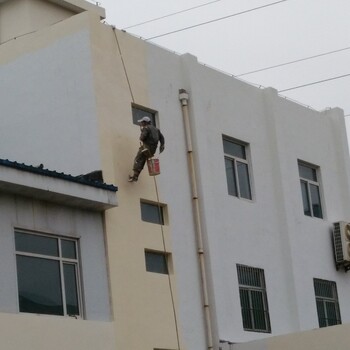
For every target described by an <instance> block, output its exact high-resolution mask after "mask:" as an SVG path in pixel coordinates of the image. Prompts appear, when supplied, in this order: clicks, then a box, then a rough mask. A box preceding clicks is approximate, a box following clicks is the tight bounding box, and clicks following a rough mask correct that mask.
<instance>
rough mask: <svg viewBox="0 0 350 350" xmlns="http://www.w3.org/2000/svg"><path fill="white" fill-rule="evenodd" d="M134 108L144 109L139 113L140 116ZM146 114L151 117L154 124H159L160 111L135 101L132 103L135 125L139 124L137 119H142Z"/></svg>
mask: <svg viewBox="0 0 350 350" xmlns="http://www.w3.org/2000/svg"><path fill="white" fill-rule="evenodd" d="M134 110H139V111H142V113H139V114H140V116H136V115H135V114H134ZM145 115H146V116H147V117H149V118H150V119H151V121H152V125H154V126H157V125H158V123H157V119H158V118H157V117H158V112H157V111H155V110H154V109H151V108H147V107H144V106H141V105H138V104H135V103H132V104H131V116H132V123H133V124H134V125H139V124H138V123H137V120H139V119H141V118H142V117H143V116H145Z"/></svg>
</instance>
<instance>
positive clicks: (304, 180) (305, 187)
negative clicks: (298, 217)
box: [298, 162, 323, 219]
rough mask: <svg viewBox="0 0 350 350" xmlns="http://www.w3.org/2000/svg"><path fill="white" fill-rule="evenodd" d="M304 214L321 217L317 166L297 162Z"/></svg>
mask: <svg viewBox="0 0 350 350" xmlns="http://www.w3.org/2000/svg"><path fill="white" fill-rule="evenodd" d="M298 166H299V176H300V186H301V196H302V199H303V207H304V214H305V215H307V216H313V217H316V218H321V219H322V218H323V214H322V207H321V197H320V185H319V183H318V180H317V167H314V166H310V165H307V164H305V163H302V162H298Z"/></svg>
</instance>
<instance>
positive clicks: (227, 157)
mask: <svg viewBox="0 0 350 350" xmlns="http://www.w3.org/2000/svg"><path fill="white" fill-rule="evenodd" d="M225 142H230V143H232V144H235V145H238V146H241V147H243V149H244V156H245V158H241V157H239V156H237V155H234V154H230V153H226V152H225ZM222 145H223V151H224V161H225V173H226V181H227V191H228V194H229V195H231V196H234V197H237V198H239V199H244V200H247V201H253V181H252V180H253V178H252V169H251V161H250V148H249V144H248V143H247V142H244V141H240V140H237V139H234V138H232V137H230V136H227V135H222ZM227 161H229V162H231V164H232V169H233V172H232V175H233V176H232V178H233V181H232V183H231V184H230V183H229V176H228V170H227V166H226V163H227ZM239 163H241V164H244V165H245V166H246V170H247V178H245V179H244V180H245V181H246V182H247V184H248V186H249V189H248V190H249V197H245V196H243V195H242V192H243V191H242V189H241V177H240V175H239V171H238V166H239ZM230 185H231V186H233V187H234V188H235V190H234V192H235V193H232V191H230Z"/></svg>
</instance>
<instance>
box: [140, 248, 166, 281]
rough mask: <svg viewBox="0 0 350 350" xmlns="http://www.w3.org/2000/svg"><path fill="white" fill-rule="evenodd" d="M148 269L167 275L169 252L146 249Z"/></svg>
mask: <svg viewBox="0 0 350 350" xmlns="http://www.w3.org/2000/svg"><path fill="white" fill-rule="evenodd" d="M145 260H146V271H148V272H155V273H162V274H165V275H167V274H168V273H169V272H168V263H167V254H166V253H162V252H153V251H145Z"/></svg>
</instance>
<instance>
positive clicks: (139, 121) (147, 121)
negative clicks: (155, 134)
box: [137, 116, 151, 124]
mask: <svg viewBox="0 0 350 350" xmlns="http://www.w3.org/2000/svg"><path fill="white" fill-rule="evenodd" d="M137 122H138V123H148V124H149V123H151V118H149V117H146V116H144V117H143V118H141V119H140V120H138V121H137Z"/></svg>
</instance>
